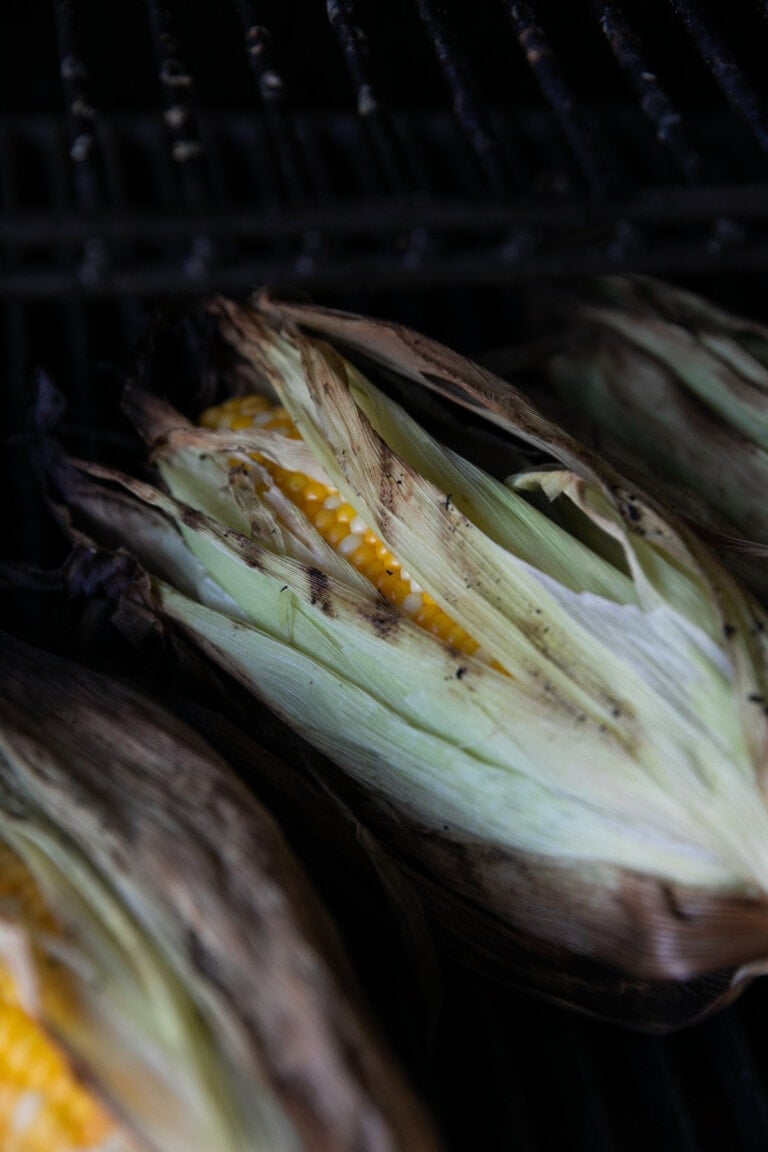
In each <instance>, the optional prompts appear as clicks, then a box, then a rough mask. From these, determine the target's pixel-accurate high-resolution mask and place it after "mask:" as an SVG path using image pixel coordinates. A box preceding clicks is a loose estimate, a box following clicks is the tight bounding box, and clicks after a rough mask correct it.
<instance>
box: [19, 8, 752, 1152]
mask: <svg viewBox="0 0 768 1152" xmlns="http://www.w3.org/2000/svg"><path fill="white" fill-rule="evenodd" d="M767 11H768V5H766V4H765V3H764V2H760V0H733V3H731V4H729V5H728V6H727V10H726V9H725V8H724V6H723V5H720V4H714V3H711V4H706V3H704V2H703V0H702V2H698V0H696V2H694V0H685V2H684V0H622V2H621V3H620V4H613V3H606V4H604V3H599V2H592V0H572V2H571V3H568V4H564V3H558V2H557V0H536V3H535V4H531V5H529V4H514V3H511V2H509V0H484V2H482V3H481V2H478V0H476V2H475V3H471V4H470V3H461V2H459V0H450V2H449V0H445V2H443V3H441V2H439V0H387V3H381V2H379V3H376V2H375V0H358V2H353V0H328V2H327V3H325V2H324V0H302V2H298V0H296V2H289V0H264V2H259V3H257V2H255V0H254V2H253V3H249V2H246V0H242V2H240V3H238V2H236V0H205V2H195V3H192V2H189V0H169V3H168V4H167V5H161V4H157V3H154V2H153V0H114V2H113V3H109V4H105V3H104V2H103V0H72V2H61V0H27V2H25V3H12V4H6V5H4V6H3V10H2V14H0V203H1V204H2V217H1V218H0V326H1V327H0V330H1V331H2V357H3V360H2V378H1V382H0V420H1V421H2V424H1V425H0V428H1V430H2V438H3V449H2V452H1V453H0V461H1V464H0V467H1V468H2V473H1V475H0V483H1V484H2V491H3V493H4V497H3V499H2V501H0V509H1V511H0V516H2V520H3V523H2V529H1V531H0V541H1V543H2V558H3V559H4V560H6V561H12V562H14V563H18V562H20V561H21V562H26V563H28V564H31V565H34V566H35V567H36V568H38V569H40V568H43V569H52V568H55V566H56V565H58V564H59V563H60V562H61V561H62V560H63V558H64V556H65V555H66V545H65V543H64V541H63V539H62V537H61V536H60V534H59V532H58V530H57V528H56V526H55V524H54V523H53V521H52V520H51V518H50V516H49V515H48V513H47V512H46V509H45V505H44V503H43V501H42V499H41V496H40V491H39V485H38V482H37V477H36V470H35V466H34V454H33V453H32V454H31V452H30V450H31V448H32V447H33V444H32V441H31V439H30V434H29V425H28V411H29V408H30V405H31V402H32V399H33V396H34V392H35V385H36V380H37V379H38V375H37V374H38V371H39V370H40V369H43V370H44V371H45V372H46V373H47V374H48V376H49V377H50V378H51V379H52V380H53V381H54V382H55V383H56V385H57V386H58V388H59V389H60V390H61V391H62V393H63V394H64V396H65V397H66V399H67V403H68V411H67V414H66V417H65V430H66V436H67V437H68V440H69V443H70V444H71V445H72V446H74V447H76V448H77V449H79V450H80V451H82V452H83V453H85V454H88V452H89V451H91V450H93V451H103V450H104V445H105V443H106V441H105V440H104V438H103V436H102V437H101V439H99V440H98V443H97V442H96V439H95V438H94V436H93V434H92V432H91V431H89V429H93V428H94V427H95V426H99V427H100V428H102V429H103V430H106V432H107V433H108V434H112V435H114V436H117V437H120V436H122V435H124V433H125V431H126V428H125V426H124V425H123V423H122V422H121V418H120V417H119V415H118V411H117V400H118V396H119V390H120V387H121V385H122V382H123V380H124V379H125V377H126V375H127V374H128V373H129V372H130V371H131V368H132V365H133V363H134V360H135V356H136V353H137V350H138V349H139V348H140V346H141V344H142V340H143V337H144V333H145V331H146V328H147V325H148V324H149V323H150V322H152V321H153V319H154V318H156V317H157V316H158V315H159V314H163V315H166V314H168V312H169V310H170V311H173V310H178V308H179V307H180V306H183V305H184V304H185V303H186V302H187V301H189V302H192V301H194V300H196V299H199V298H200V297H201V296H204V295H205V294H206V293H209V292H212V291H224V292H230V293H234V294H236V295H239V296H243V295H245V294H246V293H248V292H249V291H250V290H252V289H254V288H256V287H258V286H260V285H261V284H263V283H267V282H271V283H278V284H282V285H286V286H289V287H291V288H294V289H295V288H300V289H304V290H306V291H309V292H310V293H311V294H312V295H313V297H314V298H316V299H317V300H319V301H321V302H326V303H331V304H337V305H340V306H343V307H348V308H350V309H353V310H356V311H362V312H371V313H373V314H376V315H381V316H389V317H393V318H397V319H400V320H402V321H404V322H406V323H409V324H411V325H413V326H415V327H417V328H421V329H422V330H424V331H426V332H428V333H429V334H430V335H432V336H435V337H437V338H439V339H444V340H445V341H446V342H449V343H451V344H453V345H455V346H457V347H459V348H461V349H462V350H465V351H468V352H470V353H472V354H473V355H477V356H482V355H483V354H484V353H485V352H486V351H488V350H489V349H491V348H493V347H494V346H498V345H503V344H508V343H509V342H510V341H513V340H514V339H515V338H516V336H517V335H519V333H520V331H521V324H522V321H521V316H522V314H523V311H522V310H523V304H524V300H525V297H526V293H527V291H528V289H529V288H530V287H531V286H532V285H535V286H540V285H541V284H542V283H545V282H547V281H549V280H551V279H554V278H558V279H561V278H564V277H569V276H582V275H585V274H588V273H592V272H595V271H603V272H605V271H621V270H639V271H647V272H652V273H655V274H659V275H664V276H667V277H668V278H671V279H674V280H675V281H677V282H679V283H684V284H687V285H690V286H692V287H694V288H697V289H699V290H701V291H704V292H706V293H708V294H709V295H711V296H712V297H714V298H715V299H717V300H719V301H720V302H721V303H724V304H727V305H730V306H732V307H734V308H736V309H740V310H742V311H744V312H747V313H749V314H751V315H753V316H755V317H757V318H762V319H768V315H766V313H767V312H768V309H767V308H766V304H765V299H764V294H765V287H766V283H767V282H768V278H767V275H766V274H767V273H768V242H767V241H768V199H767V198H766V192H767V191H768V112H767V108H768V93H767V92H766V69H765V60H766V49H767V48H768V16H767ZM52 605H54V607H52ZM61 611H62V609H61V606H60V605H59V603H58V601H55V600H53V601H52V600H51V598H50V597H49V596H48V595H47V594H45V593H39V594H37V593H34V594H32V593H25V594H23V595H20V594H19V593H18V592H16V591H14V590H13V589H11V588H8V589H6V590H4V591H3V597H2V607H1V608H0V624H2V626H4V627H6V628H8V629H10V630H12V631H14V632H16V633H17V634H19V635H23V636H26V637H28V638H31V639H34V640H37V641H39V642H50V643H52V644H55V643H57V642H58V643H59V644H60V643H61V641H60V639H59V638H58V637H59V634H58V632H57V625H58V623H60V621H59V619H58V617H59V615H60V613H61ZM297 847H298V849H299V850H300V851H301V844H300V843H299V844H297ZM323 891H324V894H325V896H326V898H327V899H328V900H329V902H330V903H331V905H332V907H333V909H334V912H335V913H336V915H337V917H339V918H340V922H341V924H342V930H343V933H344V935H345V937H346V939H347V941H348V943H349V946H350V948H351V950H352V952H353V955H354V957H355V959H356V960H357V962H358V966H359V969H360V972H361V975H362V978H363V982H364V983H365V985H366V987H367V989H368V991H369V994H370V995H371V997H372V998H373V1000H374V1002H375V1004H376V1007H377V1010H378V1013H379V1016H380V1019H381V1020H382V1022H383V1025H384V1027H385V1030H386V1031H387V1033H388V1035H389V1037H390V1040H391V1042H392V1044H393V1046H394V1047H395V1048H396V1050H397V1051H398V1054H399V1055H400V1058H401V1059H402V1060H403V1062H404V1063H405V1064H406V1066H407V1067H408V1069H409V1070H410V1072H411V1074H412V1076H413V1078H414V1080H415V1081H416V1083H417V1084H418V1086H419V1087H420V1089H421V1090H422V1092H423V1093H424V1094H425V1095H426V1097H427V1098H428V1099H429V1101H430V1102H431V1104H432V1107H433V1109H434V1111H435V1113H436V1115H437V1117H438V1119H439V1121H440V1122H441V1124H442V1126H443V1129H444V1131H445V1133H446V1136H447V1143H448V1145H449V1147H450V1148H452V1149H454V1150H456V1152H459V1150H467V1152H468V1150H470V1149H471V1150H472V1152H492V1150H493V1152H496V1150H501V1149H504V1150H506V1149H510V1150H513V1149H514V1150H517V1149H522V1150H527V1149H545V1148H549V1147H551V1146H554V1145H555V1144H557V1145H559V1146H560V1147H561V1148H564V1149H568V1150H570V1149H585V1150H586V1149H589V1150H590V1152H591V1150H593V1149H594V1150H598V1152H599V1150H610V1149H615V1150H627V1152H630V1150H631V1152H635V1150H636V1152H641V1150H644V1149H647V1148H651V1147H653V1148H655V1149H669V1152H679V1150H691V1152H693V1150H694V1149H696V1150H698V1149H702V1150H711V1152H716V1150H720V1149H728V1150H730V1149H734V1150H736V1149H741V1150H745V1152H746V1150H752V1149H754V1150H755V1152H757V1150H758V1149H760V1150H761V1152H762V1150H763V1149H765V1148H766V1147H768V1107H767V1105H766V1080H765V1077H766V1072H767V1071H768V1043H767V1042H766V1039H765V1036H766V1028H765V1021H766V1009H767V1008H768V1003H767V997H766V993H765V991H764V990H763V988H762V987H761V986H760V985H759V984H758V985H756V986H755V987H754V988H753V989H752V990H750V992H749V993H747V995H746V996H745V997H744V999H743V1000H742V1002H741V1003H740V1004H739V1005H738V1006H737V1007H736V1008H735V1009H731V1010H729V1011H728V1012H726V1013H724V1014H722V1015H720V1016H718V1017H716V1018H713V1019H712V1020H710V1021H708V1022H705V1023H703V1024H701V1025H697V1026H695V1027H694V1028H692V1029H690V1030H689V1031H687V1032H683V1033H680V1034H677V1035H674V1036H670V1037H666V1038H657V1037H649V1036H643V1035H638V1034H635V1033H630V1032H628V1031H626V1030H623V1029H619V1028H617V1027H615V1026H610V1025H603V1024H599V1023H594V1022H589V1021H586V1020H584V1019H582V1018H580V1017H577V1016H575V1015H572V1014H568V1013H566V1012H564V1011H563V1010H562V1009H559V1008H556V1007H552V1006H547V1005H543V1004H541V1003H539V1002H537V1001H534V1000H532V999H529V998H527V997H525V996H524V995H522V994H520V993H518V992H510V991H505V990H502V989H499V988H497V987H495V986H493V985H491V984H488V983H485V982H482V981H480V980H477V979H473V978H472V977H470V976H468V975H467V974H466V973H463V972H462V971H461V970H460V969H458V968H456V967H455V966H453V965H452V964H451V963H450V962H448V961H447V960H445V959H444V960H443V961H442V977H443V991H442V1011H441V1015H440V1017H439V1021H438V1025H437V1028H436V1031H434V1032H433V1033H432V1034H430V1032H429V1019H428V1011H427V1008H426V1006H425V1005H424V1004H423V1003H422V1002H421V1001H420V1000H419V998H418V996H417V995H416V994H415V993H414V990H413V988H414V984H413V979H414V977H413V972H412V970H411V968H410V962H409V959H408V956H407V953H406V951H405V950H404V949H403V948H402V947H401V945H400V944H399V943H398V939H397V934H396V932H395V931H394V929H393V926H392V924H391V922H390V921H388V919H387V912H386V900H385V899H384V897H383V895H382V894H381V893H379V894H378V895H376V896H373V897H371V898H370V900H369V901H368V910H367V911H366V912H363V911H361V908H360V906H359V905H357V904H354V903H352V904H350V903H349V902H347V901H346V899H345V898H342V897H341V896H340V895H339V894H338V893H337V892H336V890H335V887H334V884H333V882H332V881H331V880H325V879H323Z"/></svg>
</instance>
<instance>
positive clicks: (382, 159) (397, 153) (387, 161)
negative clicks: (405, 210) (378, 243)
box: [326, 0, 417, 194]
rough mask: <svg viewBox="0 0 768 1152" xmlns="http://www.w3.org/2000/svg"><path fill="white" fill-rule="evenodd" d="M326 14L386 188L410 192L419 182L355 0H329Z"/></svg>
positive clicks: (398, 191)
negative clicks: (382, 87)
mask: <svg viewBox="0 0 768 1152" xmlns="http://www.w3.org/2000/svg"><path fill="white" fill-rule="evenodd" d="M326 11H327V13H328V19H329V21H330V23H331V27H332V28H333V30H334V32H335V33H336V36H337V38H338V41H339V45H340V46H341V50H342V53H343V55H344V59H345V61H346V65H347V70H348V72H349V75H350V78H351V80H352V84H353V86H354V89H355V99H356V105H357V113H358V115H359V116H360V117H362V119H363V121H364V123H365V125H366V127H367V129H368V132H369V134H370V137H371V141H372V144H373V149H374V152H375V155H376V159H377V161H378V164H379V166H380V168H381V172H382V174H383V176H384V180H385V184H386V188H387V190H388V191H390V192H395V193H400V194H402V193H405V192H409V191H411V190H412V189H413V188H414V186H415V185H416V183H417V180H416V174H415V172H414V171H413V167H412V165H411V163H410V161H409V158H408V156H407V155H406V153H405V150H404V148H403V144H402V141H401V140H400V139H399V138H398V135H397V131H396V129H395V126H394V123H393V121H392V117H391V114H390V111H389V109H388V107H387V105H386V103H385V102H384V100H383V97H382V94H381V92H380V90H379V86H378V84H377V83H376V79H375V77H374V70H373V61H372V59H371V53H370V50H369V42H368V38H367V36H366V35H365V33H364V32H363V30H362V28H361V27H360V24H359V21H358V17H357V13H356V10H355V0H326Z"/></svg>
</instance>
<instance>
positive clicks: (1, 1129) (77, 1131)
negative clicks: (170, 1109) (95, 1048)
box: [0, 844, 130, 1152]
mask: <svg viewBox="0 0 768 1152" xmlns="http://www.w3.org/2000/svg"><path fill="white" fill-rule="evenodd" d="M0 885H1V886H2V887H1V888H0V907H2V909H3V913H2V919H0V957H2V960H1V961H0V1147H2V1148H4V1149H7V1150H8V1152H50V1150H51V1149H54V1148H55V1149H57V1152H86V1150H89V1149H90V1150H94V1152H96V1150H98V1149H106V1148H107V1147H109V1148H110V1149H114V1150H115V1152H118V1149H120V1148H125V1149H128V1148H129V1147H130V1145H129V1142H128V1139H127V1137H125V1135H124V1134H123V1133H121V1132H120V1131H119V1129H118V1127H117V1125H116V1124H115V1123H114V1121H113V1120H112V1118H111V1117H110V1116H109V1114H108V1112H107V1111H106V1109H105V1108H104V1107H103V1106H102V1104H101V1103H100V1102H99V1101H97V1100H96V1099H95V1098H94V1096H93V1095H92V1094H91V1093H90V1092H89V1091H88V1090H87V1089H86V1088H85V1087H83V1086H82V1085H81V1084H80V1083H79V1082H78V1080H77V1077H76V1075H75V1073H74V1071H73V1069H72V1067H71V1065H70V1062H69V1061H68V1059H67V1056H66V1054H65V1053H64V1052H63V1051H62V1050H61V1049H60V1048H59V1046H58V1045H57V1044H56V1043H55V1042H54V1041H53V1040H52V1039H51V1038H50V1036H49V1035H48V1034H47V1033H46V1032H45V1030H44V1029H43V1027H42V1026H41V1025H40V1023H39V1022H38V1019H37V1017H38V1015H39V1014H41V1013H42V1012H45V1013H46V1014H50V1013H53V1014H54V1015H57V1016H61V1014H62V1013H64V1012H65V1013H68V1014H74V1013H76V1011H77V1004H76V1000H75V997H74V995H73V992H72V989H71V988H68V986H67V979H66V971H65V970H64V969H63V968H62V965H61V964H60V963H57V962H56V961H55V960H53V959H51V958H49V957H47V956H46V955H45V953H44V952H43V951H42V950H41V949H40V948H37V949H34V946H33V945H32V956H29V955H28V954H27V949H28V948H29V947H30V945H29V943H28V938H29V939H34V937H35V936H38V935H40V934H44V935H45V936H46V937H48V938H49V939H51V938H53V937H57V938H59V939H60V938H61V929H60V926H59V925H57V924H56V921H55V919H54V917H53V916H52V915H51V911H50V909H49V908H48V906H47V904H46V902H45V900H44V897H43V895H42V893H41V891H40V888H39V887H38V885H37V884H36V883H35V880H34V877H33V876H32V874H31V873H30V871H29V869H28V868H26V867H25V866H24V864H23V862H22V861H21V860H20V859H19V857H18V856H16V855H15V854H14V853H13V852H11V851H10V850H9V849H8V848H7V847H5V846H4V845H1V844H0ZM22 925H23V927H20V926H22ZM40 997H44V998H45V1000H46V1004H45V1008H43V1007H42V1006H41V1005H40V1004H39V999H40ZM56 1001H58V1003H56Z"/></svg>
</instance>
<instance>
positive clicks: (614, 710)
mask: <svg viewBox="0 0 768 1152" xmlns="http://www.w3.org/2000/svg"><path fill="white" fill-rule="evenodd" d="M611 716H615V717H616V718H617V719H618V717H619V716H621V708H619V706H618V704H614V705H613V707H612V708H611Z"/></svg>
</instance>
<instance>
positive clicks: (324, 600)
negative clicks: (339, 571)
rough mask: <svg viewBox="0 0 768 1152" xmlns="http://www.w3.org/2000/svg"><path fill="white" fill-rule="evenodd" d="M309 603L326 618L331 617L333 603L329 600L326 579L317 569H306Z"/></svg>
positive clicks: (329, 594)
mask: <svg viewBox="0 0 768 1152" xmlns="http://www.w3.org/2000/svg"><path fill="white" fill-rule="evenodd" d="M307 578H308V580H309V602H310V604H312V605H313V606H314V607H318V608H319V609H320V611H321V612H324V613H325V615H326V616H333V602H332V600H331V593H330V587H329V584H328V577H327V576H326V574H325V572H321V571H320V569H319V568H308V569H307Z"/></svg>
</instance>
